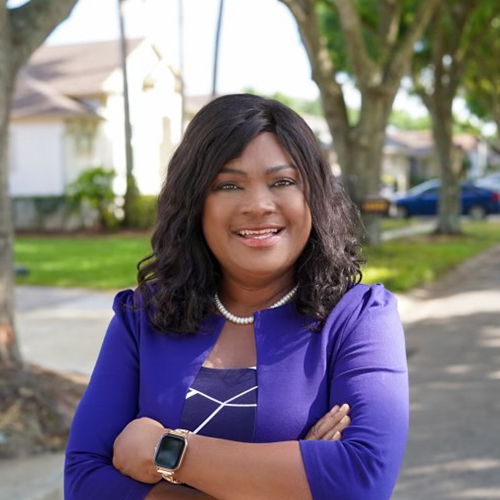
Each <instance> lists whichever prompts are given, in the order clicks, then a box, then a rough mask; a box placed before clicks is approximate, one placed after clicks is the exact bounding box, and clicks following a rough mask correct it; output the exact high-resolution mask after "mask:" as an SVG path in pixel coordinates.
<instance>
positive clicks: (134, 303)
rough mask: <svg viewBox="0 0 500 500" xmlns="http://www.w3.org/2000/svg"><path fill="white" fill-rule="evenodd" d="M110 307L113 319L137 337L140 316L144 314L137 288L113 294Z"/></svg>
mask: <svg viewBox="0 0 500 500" xmlns="http://www.w3.org/2000/svg"><path fill="white" fill-rule="evenodd" d="M112 308H113V312H114V313H115V316H114V320H115V321H116V322H119V323H120V324H121V325H122V326H124V327H125V328H126V329H127V330H128V331H129V332H130V333H132V334H133V335H134V336H135V337H137V336H138V333H139V325H140V323H141V318H142V316H143V315H144V314H146V312H145V311H144V309H143V307H142V300H141V295H140V293H139V291H138V290H137V289H136V290H131V289H126V290H121V291H120V292H118V293H117V294H116V295H115V297H114V299H113V306H112Z"/></svg>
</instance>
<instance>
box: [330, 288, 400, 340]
mask: <svg viewBox="0 0 500 500" xmlns="http://www.w3.org/2000/svg"><path fill="white" fill-rule="evenodd" d="M375 316H386V317H387V316H388V317H394V318H396V319H397V320H398V321H399V315H398V308H397V299H396V297H395V295H394V294H393V293H392V292H390V291H389V290H387V289H386V288H385V287H384V285H383V284H381V283H376V284H374V285H364V284H357V285H355V286H353V287H352V288H351V289H349V290H348V291H347V292H346V293H345V294H344V296H343V297H342V298H341V299H340V300H339V302H338V303H337V304H336V305H335V307H333V309H332V310H331V312H330V314H329V316H328V318H327V321H326V323H325V328H328V329H331V330H335V331H337V332H338V333H341V332H342V336H345V333H346V332H349V331H350V330H352V328H353V327H354V325H356V324H357V323H359V322H360V321H362V320H364V319H368V318H369V317H373V318H374V317H375ZM339 330H340V331H339Z"/></svg>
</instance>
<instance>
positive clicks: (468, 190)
mask: <svg viewBox="0 0 500 500" xmlns="http://www.w3.org/2000/svg"><path fill="white" fill-rule="evenodd" d="M440 186H441V180H440V179H431V180H430V181H426V182H423V183H422V184H419V185H418V186H415V187H413V188H411V189H410V190H408V191H407V192H406V193H404V194H402V195H397V196H396V197H395V199H394V205H395V207H396V214H397V216H398V217H401V218H408V217H412V216H414V215H437V213H438V201H439V188H440ZM460 197H461V206H462V210H461V213H462V214H463V215H469V216H471V217H473V218H476V219H480V218H483V217H486V216H487V215H489V214H499V213H500V193H498V192H495V191H493V190H492V189H487V188H484V187H479V186H477V185H474V184H472V183H470V182H462V183H461V184H460Z"/></svg>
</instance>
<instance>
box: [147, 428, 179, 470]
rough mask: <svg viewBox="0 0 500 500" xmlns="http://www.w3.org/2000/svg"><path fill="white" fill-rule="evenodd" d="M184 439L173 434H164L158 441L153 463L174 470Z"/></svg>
mask: <svg viewBox="0 0 500 500" xmlns="http://www.w3.org/2000/svg"><path fill="white" fill-rule="evenodd" d="M185 447H186V440H185V439H184V438H183V437H181V436H176V435H175V434H166V435H164V436H163V437H162V439H161V441H160V442H159V443H158V448H157V450H156V455H155V458H154V463H155V465H157V466H158V467H165V468H166V469H171V470H174V469H176V468H177V467H178V466H179V462H180V460H181V457H182V452H183V451H184V448H185Z"/></svg>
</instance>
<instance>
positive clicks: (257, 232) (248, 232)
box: [236, 228, 282, 239]
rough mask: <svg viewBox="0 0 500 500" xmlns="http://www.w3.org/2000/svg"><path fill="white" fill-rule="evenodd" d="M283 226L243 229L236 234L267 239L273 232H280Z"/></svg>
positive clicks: (243, 236)
mask: <svg viewBox="0 0 500 500" xmlns="http://www.w3.org/2000/svg"><path fill="white" fill-rule="evenodd" d="M281 230H282V228H267V229H242V230H240V231H237V232H236V234H237V235H238V236H241V237H242V238H252V239H266V238H269V237H270V236H272V235H273V234H278V233H279V232H280V231H281Z"/></svg>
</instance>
